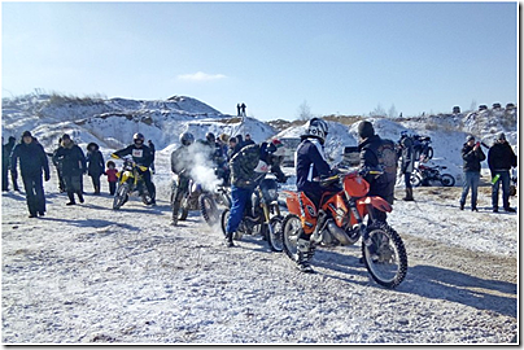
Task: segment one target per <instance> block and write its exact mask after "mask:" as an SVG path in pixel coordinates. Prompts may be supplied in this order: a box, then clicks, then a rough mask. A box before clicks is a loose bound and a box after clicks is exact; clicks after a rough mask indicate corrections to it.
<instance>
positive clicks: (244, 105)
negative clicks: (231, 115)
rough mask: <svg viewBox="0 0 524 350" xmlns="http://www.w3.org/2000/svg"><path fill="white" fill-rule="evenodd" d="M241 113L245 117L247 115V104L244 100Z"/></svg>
mask: <svg viewBox="0 0 524 350" xmlns="http://www.w3.org/2000/svg"><path fill="white" fill-rule="evenodd" d="M240 114H241V115H242V116H243V117H245V116H246V104H245V103H244V102H242V104H241V105H240Z"/></svg>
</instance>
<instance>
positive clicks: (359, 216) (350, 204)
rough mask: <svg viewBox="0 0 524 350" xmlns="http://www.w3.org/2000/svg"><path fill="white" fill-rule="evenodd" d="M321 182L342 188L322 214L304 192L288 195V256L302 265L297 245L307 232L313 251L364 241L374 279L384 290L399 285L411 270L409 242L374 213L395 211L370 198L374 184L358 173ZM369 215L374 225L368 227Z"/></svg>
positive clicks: (324, 202) (327, 197)
mask: <svg viewBox="0 0 524 350" xmlns="http://www.w3.org/2000/svg"><path fill="white" fill-rule="evenodd" d="M368 173H370V174H377V175H378V174H381V172H378V171H373V172H371V171H370V172H368ZM320 183H321V185H322V186H324V187H328V186H333V185H335V184H338V186H339V187H340V188H339V190H338V191H337V192H327V193H324V195H323V196H322V198H321V200H320V209H319V210H318V213H317V212H316V210H315V205H314V204H313V202H312V201H311V200H310V199H309V198H308V197H307V196H306V195H305V194H304V193H303V192H300V193H297V192H292V191H283V193H284V195H285V196H286V197H287V198H286V204H287V208H288V210H289V215H287V216H286V217H285V218H284V221H283V222H282V231H281V234H282V240H283V243H284V251H285V252H286V254H287V256H288V257H289V258H290V259H292V260H293V261H295V262H296V261H297V259H298V254H297V240H298V237H299V235H300V233H301V231H302V229H304V231H305V233H306V234H311V235H312V236H311V239H310V242H311V244H312V246H313V247H315V246H318V245H319V244H321V243H322V244H323V245H342V246H348V245H352V244H354V243H356V242H357V241H358V240H359V238H360V237H363V239H362V256H363V261H364V264H365V266H366V268H367V269H368V271H369V273H370V274H371V277H372V278H373V279H374V280H375V281H376V282H377V283H378V284H380V285H382V286H385V287H388V288H395V287H396V286H398V285H399V284H400V283H401V282H402V281H403V280H404V278H405V277H406V273H407V268H408V259H407V253H406V249H405V247H404V243H403V242H402V239H401V238H400V236H399V234H398V233H397V232H396V231H395V230H393V228H391V227H390V226H389V225H388V224H387V223H385V222H381V221H378V220H376V217H375V215H374V211H375V210H379V211H383V212H391V210H392V207H391V205H390V204H389V203H388V202H387V201H386V200H384V199H383V198H381V197H378V196H368V195H367V194H368V192H369V183H368V182H367V181H366V180H364V178H363V177H362V176H361V175H360V174H359V173H358V172H356V171H355V172H346V173H340V174H337V175H334V176H331V177H329V178H326V179H322V180H320ZM366 216H368V217H369V221H368V223H369V225H365V224H364V218H365V217H366Z"/></svg>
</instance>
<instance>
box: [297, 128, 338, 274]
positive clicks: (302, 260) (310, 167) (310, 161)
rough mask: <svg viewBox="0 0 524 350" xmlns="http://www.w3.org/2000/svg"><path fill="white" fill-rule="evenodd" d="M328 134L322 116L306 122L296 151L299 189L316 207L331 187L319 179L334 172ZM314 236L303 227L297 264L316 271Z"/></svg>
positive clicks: (307, 269)
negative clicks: (327, 151) (327, 147)
mask: <svg viewBox="0 0 524 350" xmlns="http://www.w3.org/2000/svg"><path fill="white" fill-rule="evenodd" d="M327 135H328V124H327V123H326V122H325V121H324V120H322V119H320V118H313V119H311V120H309V121H308V122H307V123H306V125H305V131H304V133H303V134H302V135H301V136H300V138H301V140H302V141H301V143H300V144H299V146H298V148H297V151H296V153H295V170H296V174H297V191H298V192H303V193H304V194H305V195H306V196H307V197H308V198H309V199H310V200H311V201H312V202H313V204H314V205H315V207H316V208H318V206H319V204H320V199H321V197H322V193H324V192H326V191H329V190H330V189H326V188H323V187H321V186H320V182H319V180H320V178H321V177H326V176H329V175H331V173H332V171H331V168H330V166H329V164H328V162H327V161H326V158H325V156H324V143H325V141H326V137H327ZM315 216H316V214H315ZM304 224H305V223H304ZM308 231H309V230H308ZM310 238H311V233H310V234H306V230H305V227H303V229H302V231H301V233H300V235H299V237H298V240H297V251H298V259H297V267H298V269H299V270H300V271H302V272H313V269H312V268H311V266H310V265H309V260H310V259H311V258H312V257H313V253H314V250H313V247H312V246H311V242H310Z"/></svg>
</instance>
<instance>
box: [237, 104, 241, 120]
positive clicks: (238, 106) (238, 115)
mask: <svg viewBox="0 0 524 350" xmlns="http://www.w3.org/2000/svg"><path fill="white" fill-rule="evenodd" d="M240 110H241V109H240V103H237V117H240V115H241V114H240Z"/></svg>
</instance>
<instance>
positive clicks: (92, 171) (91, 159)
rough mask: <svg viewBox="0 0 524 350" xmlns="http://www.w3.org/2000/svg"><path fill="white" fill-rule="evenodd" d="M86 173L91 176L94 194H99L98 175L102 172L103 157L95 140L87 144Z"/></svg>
mask: <svg viewBox="0 0 524 350" xmlns="http://www.w3.org/2000/svg"><path fill="white" fill-rule="evenodd" d="M86 161H87V164H88V165H87V174H88V175H89V176H90V177H91V180H92V182H93V188H94V189H95V193H94V194H95V195H99V194H100V176H102V174H103V173H104V170H105V169H104V168H105V164H104V157H103V156H102V152H100V150H99V147H98V145H97V144H96V143H95V142H91V143H90V144H89V145H87V158H86Z"/></svg>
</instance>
